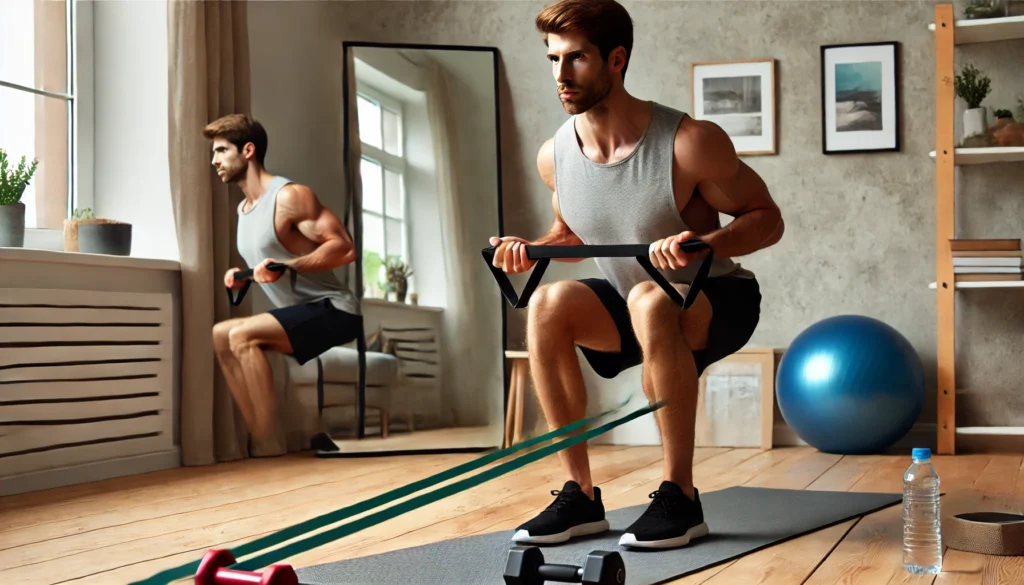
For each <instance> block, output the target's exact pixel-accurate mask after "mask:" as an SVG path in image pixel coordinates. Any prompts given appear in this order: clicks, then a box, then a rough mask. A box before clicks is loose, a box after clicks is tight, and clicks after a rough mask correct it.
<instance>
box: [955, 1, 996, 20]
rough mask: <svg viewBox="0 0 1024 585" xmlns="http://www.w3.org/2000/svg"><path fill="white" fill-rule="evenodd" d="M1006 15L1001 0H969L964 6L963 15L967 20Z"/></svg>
mask: <svg viewBox="0 0 1024 585" xmlns="http://www.w3.org/2000/svg"><path fill="white" fill-rule="evenodd" d="M1002 16H1006V4H1004V2H1003V0H969V1H968V2H967V5H966V6H964V17H965V18H967V19H968V20H979V19H983V18H999V17H1002Z"/></svg>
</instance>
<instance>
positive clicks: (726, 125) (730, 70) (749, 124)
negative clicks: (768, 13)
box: [690, 58, 778, 156]
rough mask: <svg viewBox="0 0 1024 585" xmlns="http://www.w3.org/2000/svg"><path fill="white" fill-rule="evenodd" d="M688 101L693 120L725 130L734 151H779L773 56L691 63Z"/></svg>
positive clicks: (751, 153) (753, 154)
mask: <svg viewBox="0 0 1024 585" xmlns="http://www.w3.org/2000/svg"><path fill="white" fill-rule="evenodd" d="M690 103H691V110H692V112H693V117H694V119H696V120H707V121H710V122H713V123H715V124H717V125H718V126H719V127H721V128H722V129H723V130H725V132H726V133H727V134H728V135H729V137H730V138H731V139H732V143H733V147H734V148H735V149H736V154H738V155H740V156H755V155H768V154H776V153H777V152H778V139H777V136H778V123H777V117H778V116H777V114H778V112H777V108H776V87H775V59H773V58H762V59H741V60H734V61H701V62H696V63H693V64H691V66H690Z"/></svg>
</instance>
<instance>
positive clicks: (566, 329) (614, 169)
mask: <svg viewBox="0 0 1024 585" xmlns="http://www.w3.org/2000/svg"><path fill="white" fill-rule="evenodd" d="M536 24H537V28H538V29H539V30H540V32H541V33H542V34H543V39H544V42H545V44H546V46H547V57H548V59H549V60H550V62H551V67H552V73H553V75H554V78H555V81H556V86H557V91H558V97H559V99H560V100H561V103H562V106H563V108H564V109H565V111H566V112H567V113H569V114H571V117H570V118H569V120H567V121H566V122H565V123H564V124H562V126H561V127H560V128H559V129H558V130H557V132H556V133H555V135H554V136H553V137H552V138H550V139H548V140H547V141H545V142H544V144H543V146H542V147H541V148H540V152H539V154H538V157H537V168H538V171H539V172H540V176H541V178H542V179H543V181H544V183H545V184H546V185H547V186H548V187H549V188H550V189H551V191H552V206H553V209H554V223H553V225H552V226H551V229H550V230H549V231H548V233H547V234H546V235H544V236H543V237H541V238H539V239H537V240H534V241H532V242H530V241H528V240H525V239H523V238H517V237H506V238H492V239H491V241H490V243H491V245H493V246H495V247H496V250H495V256H494V264H495V266H498V267H502V268H503V269H504V270H505V271H506V272H509V273H517V272H525V271H529V270H531V269H532V268H533V266H534V264H535V261H534V260H530V259H529V258H527V257H526V253H525V246H526V245H531V244H532V245H549V246H551V245H580V244H595V245H601V244H636V243H651V253H650V258H651V262H652V264H654V266H655V267H657V268H658V269H659V271H660V272H661V273H662V274H663V275H665V277H666V279H667V280H668V281H669V282H671V283H673V284H674V286H675V287H676V288H677V289H678V290H679V291H680V293H681V294H683V295H684V296H685V294H686V291H687V290H688V283H689V282H691V281H692V279H693V276H694V274H695V272H696V270H697V267H698V266H699V264H700V260H702V258H703V255H704V253H703V252H698V253H683V252H682V251H681V250H680V248H679V246H678V244H679V243H681V242H684V241H686V240H689V239H700V240H703V241H704V242H705V243H706V244H708V246H710V248H711V249H712V250H713V252H714V259H713V261H712V264H711V271H710V274H709V278H708V279H707V280H706V284H705V285H704V286H703V289H702V291H701V293H700V294H699V295H698V296H697V298H696V301H695V302H694V304H693V305H692V306H691V307H690V308H689V309H688V310H686V311H680V309H679V307H678V306H677V305H676V304H675V303H674V302H673V301H672V300H671V299H670V298H669V297H668V295H666V294H665V291H663V290H662V289H661V288H660V286H658V285H657V284H656V283H655V282H653V280H652V279H651V278H650V275H649V274H648V273H647V272H646V271H645V270H644V269H643V267H641V266H640V264H639V263H637V262H636V260H635V259H634V258H598V259H596V262H597V266H598V268H599V269H600V271H601V273H602V275H603V276H604V278H584V279H581V280H568V281H561V282H553V283H549V284H545V285H544V286H542V287H540V288H538V289H537V291H536V292H535V293H534V294H533V296H532V298H531V302H530V308H529V315H528V325H527V346H528V348H529V353H530V368H531V371H532V372H533V381H534V387H535V388H536V391H537V396H538V399H539V401H540V405H541V407H542V408H543V411H544V414H545V417H546V419H547V422H548V426H549V427H550V428H552V429H555V428H558V427H562V426H564V425H566V424H569V423H571V422H574V421H577V420H580V419H582V418H583V417H584V416H585V413H586V398H587V395H586V389H585V388H584V382H583V375H582V371H581V367H580V364H579V360H578V359H577V355H576V348H577V347H579V348H580V350H581V351H582V353H583V355H584V356H585V357H586V359H587V361H588V363H589V364H590V366H591V367H592V368H593V369H594V371H595V372H596V373H597V374H598V375H600V376H602V377H604V378H614V377H615V376H617V375H618V374H619V373H621V372H622V371H624V370H627V369H629V368H632V367H634V366H637V365H641V364H642V385H643V389H644V393H645V394H646V395H647V397H648V398H649V399H650V400H651V401H652V402H653V401H665V403H666V404H665V406H664V407H663V408H661V409H660V410H658V411H656V412H655V413H654V417H655V420H656V421H657V425H658V429H659V431H660V434H661V440H662V446H663V450H664V470H663V481H662V482H661V484H660V486H659V487H658V489H657V490H655V491H654V492H653V493H651V494H650V497H651V500H652V501H651V503H650V505H649V506H648V508H647V510H646V511H645V512H644V513H643V514H642V515H641V516H640V517H639V518H638V519H637V520H636V522H635V523H633V524H632V525H631V526H629V527H628V528H627V529H626V531H625V533H624V534H623V535H622V537H621V539H620V544H621V545H623V546H630V547H640V548H668V547H676V546H683V545H686V544H688V543H689V542H690V541H691V539H693V538H698V537H701V536H704V535H706V534H707V533H708V528H707V524H706V523H705V522H704V513H703V509H702V507H701V503H700V495H699V493H698V491H697V489H696V488H695V487H694V485H693V448H694V426H695V417H696V405H697V388H698V379H699V376H700V374H701V372H703V371H704V369H705V368H706V367H707V366H708V365H710V364H712V363H714V362H716V361H718V360H720V359H722V358H724V357H726V356H728V355H730V354H732V353H733V352H735V351H737V350H738V349H740V348H741V347H743V345H745V344H746V343H747V342H748V340H749V339H750V337H751V335H752V334H753V332H754V329H755V327H756V326H757V323H758V321H759V317H760V304H761V294H760V289H759V286H758V282H757V279H756V278H755V277H754V274H753V273H752V272H751V271H749V270H747V269H745V268H742V267H741V266H740V265H739V264H737V263H735V262H734V261H733V260H732V258H735V257H737V256H744V255H748V254H751V253H753V252H755V251H757V250H760V249H762V248H766V247H768V246H771V245H774V244H775V243H776V242H778V241H779V240H780V238H781V237H782V233H783V221H782V216H781V213H780V212H779V209H778V207H777V206H776V204H775V202H774V201H773V200H772V197H771V195H770V194H769V192H768V188H767V187H766V186H765V184H764V182H763V181H762V180H761V178H760V177H759V176H758V175H757V174H756V173H755V172H754V171H753V170H751V169H750V167H748V166H747V165H746V164H744V163H743V162H742V161H740V160H739V159H738V157H737V156H736V151H735V150H734V148H733V144H732V141H731V139H730V137H729V136H728V135H727V134H726V133H725V132H724V131H723V130H722V129H721V128H719V127H718V126H716V125H715V124H713V123H711V122H707V121H699V120H694V119H693V118H691V117H690V116H688V115H686V114H684V113H682V112H679V111H677V110H674V109H672V108H669V107H667V106H664V105H662V104H659V103H656V102H653V101H646V100H641V99H639V98H636V97H633V96H631V95H630V94H629V93H627V92H626V90H625V88H624V86H623V79H624V76H625V73H626V68H627V65H628V64H629V61H630V57H631V52H632V46H633V25H632V20H631V19H630V16H629V14H628V13H627V12H626V10H625V8H623V7H622V6H621V5H619V4H618V3H617V2H614V1H613V0H562V1H560V2H557V3H555V4H553V5H550V6H548V7H546V8H544V9H543V10H542V11H541V13H540V14H539V15H538V16H537V19H536ZM719 213H725V214H727V215H730V216H732V217H733V218H734V219H733V220H732V222H731V223H729V224H728V225H727V226H726V227H722V226H721V224H720V222H719ZM568 261H578V259H576V260H568ZM559 457H560V459H561V462H562V467H563V469H564V470H565V475H566V478H567V481H566V483H565V485H564V486H563V487H562V489H561V490H555V491H553V492H552V493H553V495H556V496H557V497H556V498H555V500H554V502H552V503H551V505H550V506H548V508H547V509H545V510H543V511H542V512H540V514H538V515H537V516H536V517H535V518H533V519H532V520H530V521H528V522H526V523H524V524H523V525H521V526H520V527H519V528H518V529H517V530H516V532H515V534H514V536H513V538H514V539H515V540H516V541H519V542H527V543H554V542H563V541H565V540H568V539H569V538H572V537H575V536H582V535H587V534H595V533H599V532H603V531H606V530H608V528H609V526H608V521H607V520H606V519H605V510H604V504H603V502H602V499H601V490H600V488H599V487H596V486H594V484H593V479H592V477H591V472H590V463H589V460H588V456H587V446H586V444H585V443H581V444H579V445H576V446H573V447H570V448H568V449H565V450H562V451H560V452H559Z"/></svg>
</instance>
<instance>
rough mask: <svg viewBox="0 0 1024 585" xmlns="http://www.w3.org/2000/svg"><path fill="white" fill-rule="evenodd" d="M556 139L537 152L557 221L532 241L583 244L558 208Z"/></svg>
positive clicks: (549, 140) (541, 172)
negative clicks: (546, 231) (549, 190)
mask: <svg viewBox="0 0 1024 585" xmlns="http://www.w3.org/2000/svg"><path fill="white" fill-rule="evenodd" d="M554 147H555V144H554V139H553V138H548V139H547V140H546V141H545V142H544V144H543V145H542V146H541V147H540V152H539V153H537V172H539V173H540V178H541V179H542V180H543V181H544V184H545V185H547V186H548V188H549V189H551V208H552V210H553V211H554V212H555V221H554V222H553V223H552V224H551V229H549V230H548V233H546V234H544V235H543V236H541V237H540V238H538V239H537V240H534V241H533V242H531V244H533V245H535V246H582V245H583V240H581V239H580V237H579V236H577V235H576V234H574V233H573V231H572V230H571V229H569V226H568V225H566V223H565V220H563V219H562V212H561V211H559V209H558V192H557V191H556V190H555V152H554ZM553 260H556V261H563V262H579V261H580V260H582V258H553Z"/></svg>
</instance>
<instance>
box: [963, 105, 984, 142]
mask: <svg viewBox="0 0 1024 585" xmlns="http://www.w3.org/2000/svg"><path fill="white" fill-rule="evenodd" d="M987 130H988V110H987V109H986V108H971V109H969V110H965V111H964V138H967V137H969V136H977V135H978V134H984V133H985V132H986V131H987Z"/></svg>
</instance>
